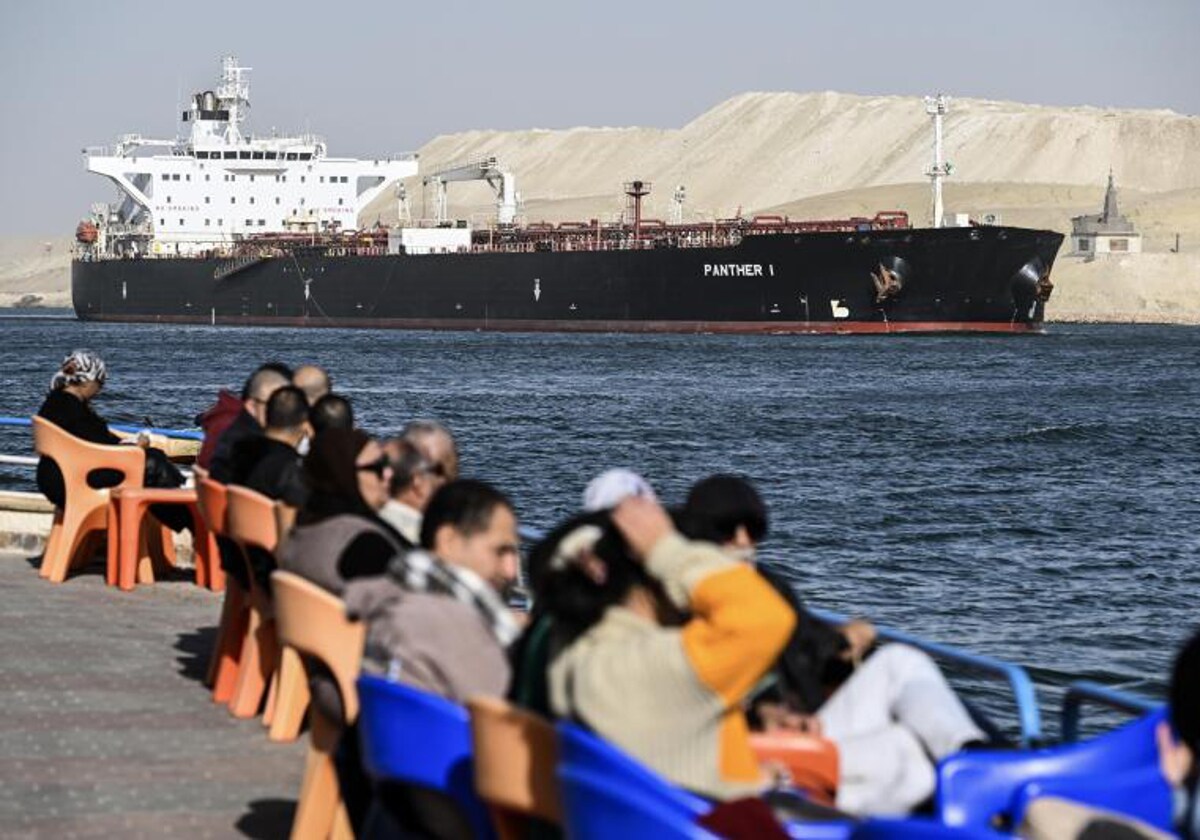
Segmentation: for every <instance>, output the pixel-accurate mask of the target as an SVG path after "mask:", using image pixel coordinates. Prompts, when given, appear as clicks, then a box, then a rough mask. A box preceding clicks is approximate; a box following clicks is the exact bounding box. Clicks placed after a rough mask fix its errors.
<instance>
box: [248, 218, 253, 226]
mask: <svg viewBox="0 0 1200 840" xmlns="http://www.w3.org/2000/svg"><path fill="white" fill-rule="evenodd" d="M246 227H254V220H253V219H247V220H246Z"/></svg>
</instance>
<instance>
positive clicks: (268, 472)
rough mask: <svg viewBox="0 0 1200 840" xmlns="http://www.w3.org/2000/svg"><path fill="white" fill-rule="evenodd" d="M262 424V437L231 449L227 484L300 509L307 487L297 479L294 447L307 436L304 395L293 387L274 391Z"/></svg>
mask: <svg viewBox="0 0 1200 840" xmlns="http://www.w3.org/2000/svg"><path fill="white" fill-rule="evenodd" d="M266 420H267V427H266V430H265V433H264V434H262V435H255V436H252V437H248V438H245V439H243V440H241V441H239V442H238V444H237V445H236V446H235V447H234V451H233V475H232V476H231V479H230V484H238V485H241V486H242V487H248V488H250V489H251V490H255V491H257V492H259V493H262V494H263V495H264V496H267V497H268V498H271V499H278V500H279V501H281V502H283V503H284V504H286V505H289V506H291V507H293V508H301V507H303V506H304V502H305V500H306V499H307V498H308V487H307V486H306V485H305V483H304V479H303V476H302V475H301V465H302V459H301V457H300V453H299V452H298V451H297V447H298V446H299V445H300V441H302V440H304V439H305V438H306V437H307V436H308V435H309V433H310V429H309V425H308V400H307V399H305V396H304V392H303V391H301V390H300V389H299V388H297V387H295V386H294V385H285V386H284V387H282V388H279V389H278V390H276V391H275V393H273V394H271V398H270V399H269V400H267V411H266Z"/></svg>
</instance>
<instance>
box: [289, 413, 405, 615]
mask: <svg viewBox="0 0 1200 840" xmlns="http://www.w3.org/2000/svg"><path fill="white" fill-rule="evenodd" d="M391 474H392V465H391V462H390V461H389V460H388V458H387V456H386V455H385V454H384V453H383V447H382V446H381V445H380V443H379V441H377V440H375V439H373V438H372V437H371V436H370V435H368V434H367V433H366V432H363V431H359V430H357V429H350V430H346V429H326V430H325V431H324V432H322V433H320V434H319V435H317V436H316V437H315V438H314V439H313V444H312V449H311V450H310V451H309V453H308V455H307V456H305V458H304V479H305V482H306V484H307V485H308V490H309V493H308V499H307V500H306V501H305V503H304V507H302V508H301V509H300V511H299V513H298V514H297V516H296V527H295V528H293V529H292V531H291V533H290V534H289V535H288V539H287V540H286V541H285V542H284V543H283V546H282V547H281V548H280V549H279V564H280V566H281V567H282V568H284V569H287V570H288V571H290V572H295V573H296V574H298V575H300V576H301V577H304V578H307V579H308V580H311V581H312V582H313V583H316V584H317V585H318V586H321V587H323V588H325V589H327V590H329V591H330V592H332V593H334V594H335V595H341V594H342V590H343V588H344V587H345V585H346V581H348V580H351V579H353V578H356V577H363V576H370V575H381V574H383V573H384V571H385V570H386V569H387V567H388V563H389V562H390V561H391V559H392V558H393V557H395V556H396V555H397V554H400V553H402V552H403V551H404V544H403V541H402V539H401V538H400V535H399V534H397V533H396V532H395V531H394V530H393V529H392V527H391V526H390V525H388V524H387V523H386V522H384V521H383V520H382V519H380V518H379V509H380V508H381V507H383V504H384V502H386V501H387V498H388V495H387V494H388V481H389V480H390V478H391Z"/></svg>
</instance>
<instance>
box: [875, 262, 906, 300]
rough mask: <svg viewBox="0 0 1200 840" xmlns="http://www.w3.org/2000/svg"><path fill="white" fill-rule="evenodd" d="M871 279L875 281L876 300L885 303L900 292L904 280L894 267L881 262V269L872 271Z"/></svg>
mask: <svg viewBox="0 0 1200 840" xmlns="http://www.w3.org/2000/svg"><path fill="white" fill-rule="evenodd" d="M871 280H873V281H874V283H875V302H876V303H884V302H886V301H888V300H890V299H891V298H894V297H896V296H897V295H898V294H900V292H901V290H902V289H903V288H904V281H903V280H901V279H900V275H899V274H897V273H896V272H895V271H893V270H892V269H890V268H888V267H887V266H885V265H884V264H883V263H879V270H878V271H872V272H871Z"/></svg>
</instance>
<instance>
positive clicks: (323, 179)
mask: <svg viewBox="0 0 1200 840" xmlns="http://www.w3.org/2000/svg"><path fill="white" fill-rule="evenodd" d="M336 180H337V178H330V179H329V183H331V184H332V183H333V182H334V181H336ZM321 183H322V184H324V183H325V176H324V175H322V176H321Z"/></svg>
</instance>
